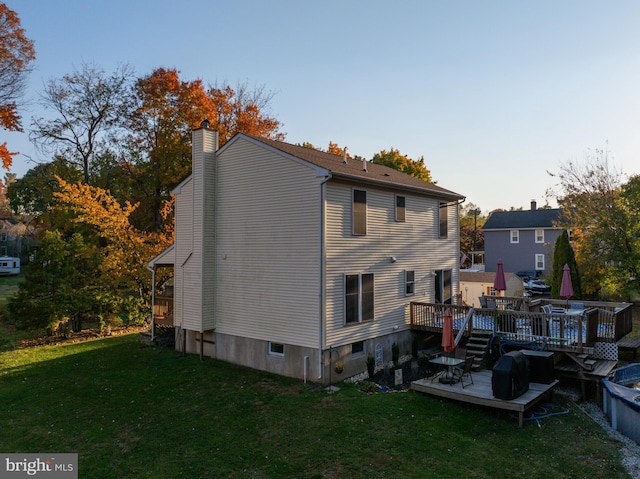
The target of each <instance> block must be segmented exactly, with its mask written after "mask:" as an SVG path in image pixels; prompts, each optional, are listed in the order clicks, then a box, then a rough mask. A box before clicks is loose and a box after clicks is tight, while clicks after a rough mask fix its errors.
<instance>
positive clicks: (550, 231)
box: [482, 201, 562, 277]
mask: <svg viewBox="0 0 640 479" xmlns="http://www.w3.org/2000/svg"><path fill="white" fill-rule="evenodd" d="M561 216H562V212H561V210H560V209H550V208H543V209H537V208H536V202H535V201H532V202H531V209H530V210H529V211H496V212H494V213H492V214H491V216H489V218H488V219H487V221H486V222H485V224H484V226H483V227H482V230H483V231H484V253H485V271H495V270H496V267H497V264H498V260H502V263H503V265H504V270H505V272H507V271H510V272H514V273H517V272H518V271H536V272H538V273H539V275H540V276H542V277H546V276H548V275H549V274H550V273H551V269H552V267H553V248H554V246H555V242H556V239H557V238H558V236H560V234H561V233H562V228H560V227H558V226H557V224H558V222H559V221H560V218H561Z"/></svg>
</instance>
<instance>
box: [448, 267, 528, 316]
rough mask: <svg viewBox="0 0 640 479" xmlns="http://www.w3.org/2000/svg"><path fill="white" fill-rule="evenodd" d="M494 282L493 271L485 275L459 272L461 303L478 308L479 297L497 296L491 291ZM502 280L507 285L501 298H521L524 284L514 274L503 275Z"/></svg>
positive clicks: (481, 272)
mask: <svg viewBox="0 0 640 479" xmlns="http://www.w3.org/2000/svg"><path fill="white" fill-rule="evenodd" d="M495 280H496V273H495V271H494V272H492V273H487V272H484V271H464V270H460V294H461V295H462V301H463V303H464V304H466V305H468V306H473V307H474V308H479V307H480V300H479V299H478V298H479V297H480V296H482V295H494V294H497V293H496V291H495V290H494V289H493V285H494V283H495ZM504 280H505V282H506V284H507V289H506V290H505V291H504V293H502V295H503V296H522V293H523V292H524V284H523V282H522V280H521V279H520V278H519V277H518V276H517V275H516V274H515V273H505V274H504Z"/></svg>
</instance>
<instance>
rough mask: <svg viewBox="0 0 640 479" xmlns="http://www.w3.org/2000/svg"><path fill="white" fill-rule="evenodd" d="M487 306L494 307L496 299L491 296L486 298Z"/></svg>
mask: <svg viewBox="0 0 640 479" xmlns="http://www.w3.org/2000/svg"><path fill="white" fill-rule="evenodd" d="M487 308H489V309H496V300H495V299H493V298H489V299H487Z"/></svg>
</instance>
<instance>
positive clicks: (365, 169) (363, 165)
mask: <svg viewBox="0 0 640 479" xmlns="http://www.w3.org/2000/svg"><path fill="white" fill-rule="evenodd" d="M362 171H367V159H366V158H363V159H362Z"/></svg>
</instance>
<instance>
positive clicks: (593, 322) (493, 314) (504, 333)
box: [409, 302, 632, 351]
mask: <svg viewBox="0 0 640 479" xmlns="http://www.w3.org/2000/svg"><path fill="white" fill-rule="evenodd" d="M583 303H585V304H584V305H585V310H584V313H583V314H582V315H577V314H576V315H572V314H564V313H561V312H557V313H556V312H554V313H550V314H547V313H544V312H540V311H538V309H539V304H537V303H534V304H531V303H530V304H528V307H530V308H531V309H530V310H529V311H512V310H502V309H489V308H484V309H482V308H470V307H467V306H456V305H449V304H434V303H420V302H412V303H411V305H410V318H409V321H410V325H411V328H412V329H414V330H421V331H432V332H441V331H442V324H443V320H444V312H445V311H446V310H447V309H449V310H450V311H451V313H452V317H453V327H454V331H458V332H459V331H460V329H461V328H463V329H464V333H463V334H466V335H470V334H471V332H472V331H473V329H484V330H489V331H492V332H494V333H495V334H497V335H500V336H501V337H503V338H505V339H508V340H512V341H516V342H538V343H545V344H546V346H547V347H548V348H549V349H555V350H568V351H582V350H583V348H584V347H587V346H588V347H591V346H593V345H594V344H595V343H596V342H616V341H618V340H619V339H620V338H622V337H624V336H625V335H626V334H628V333H629V332H631V326H632V323H631V304H629V303H603V302H583ZM590 303H593V306H592V305H591V304H590ZM563 305H564V304H563ZM556 306H559V304H558V305H556ZM594 306H595V307H594ZM470 309H473V315H472V318H471V320H469V321H465V317H466V315H467V313H468V312H469V310H470Z"/></svg>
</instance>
